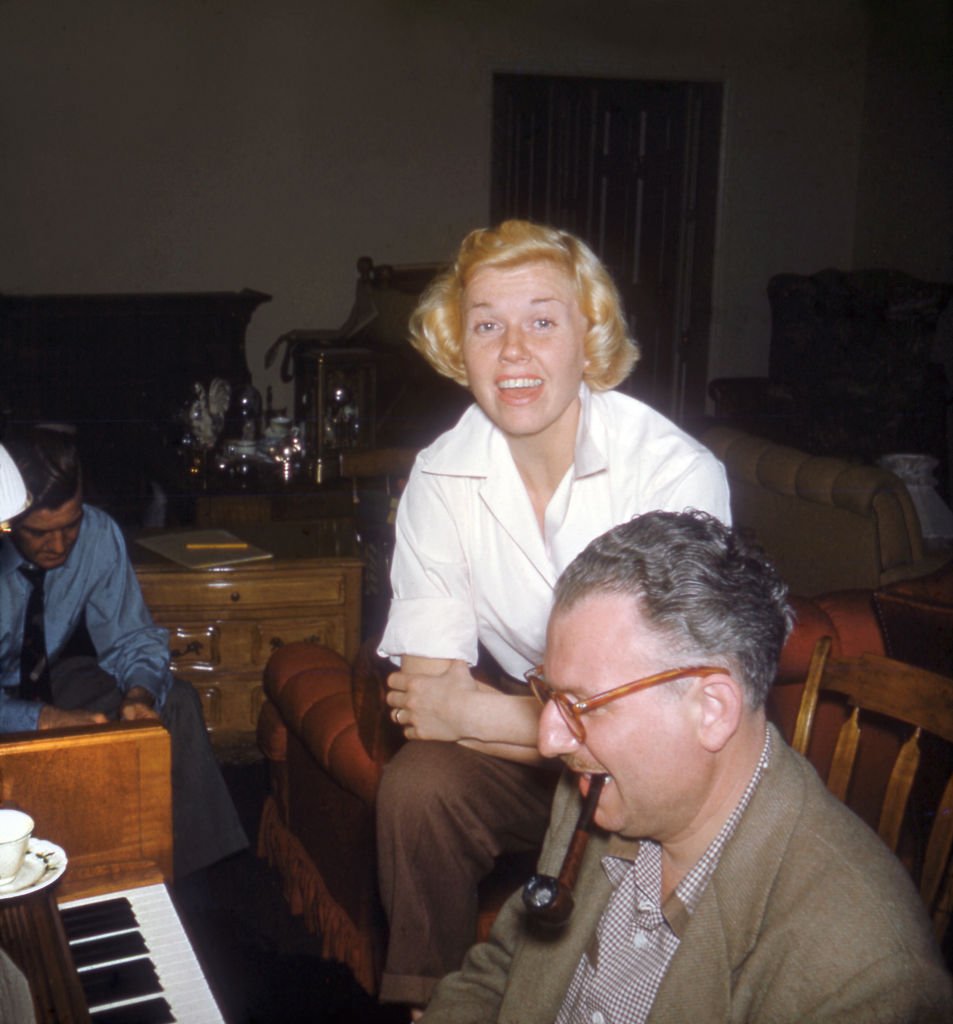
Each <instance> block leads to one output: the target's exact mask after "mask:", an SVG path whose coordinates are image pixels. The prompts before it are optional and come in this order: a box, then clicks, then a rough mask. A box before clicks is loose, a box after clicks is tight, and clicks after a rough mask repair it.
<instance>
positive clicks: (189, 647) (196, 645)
mask: <svg viewBox="0 0 953 1024" xmlns="http://www.w3.org/2000/svg"><path fill="white" fill-rule="evenodd" d="M200 650H202V644H201V642H200V641H199V640H193V641H192V642H191V643H189V644H186V645H185V650H182V651H180V650H178V649H176V650H173V651H170V652H169V653H170V654H171V655H172V657H173V658H184V657H185V655H186V654H198V653H199V651H200Z"/></svg>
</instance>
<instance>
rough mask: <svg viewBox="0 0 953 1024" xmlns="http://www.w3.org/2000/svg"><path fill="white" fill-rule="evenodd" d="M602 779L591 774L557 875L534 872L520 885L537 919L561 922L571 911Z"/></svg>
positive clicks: (530, 912) (600, 776)
mask: <svg viewBox="0 0 953 1024" xmlns="http://www.w3.org/2000/svg"><path fill="white" fill-rule="evenodd" d="M605 782H606V776H605V775H593V776H592V778H591V779H590V782H589V792H588V793H587V794H586V799H585V800H583V802H582V810H581V811H580V812H579V820H578V821H577V822H576V828H575V830H574V831H573V834H572V839H570V840H569V846H568V848H567V850H566V856H565V857H564V858H563V864H562V867H561V868H560V869H559V877H558V878H553V876H552V875H533V876H532V878H530V880H529V881H528V882H527V883H526V885H524V886H523V905H524V906H525V907H526V912H527V913H528V914H529V915H530V916H531V917H534V918H536V920H537V921H542V922H544V923H545V924H551V925H561V924H565V923H566V922H567V921H568V920H569V915H570V914H572V908H573V899H572V890H573V886H574V885H575V884H576V878H577V876H578V874H579V866H580V864H582V855H583V853H584V852H585V849H586V843H588V842H589V835H590V833H591V831H592V816H593V815H594V814H595V812H596V804H597V803H599V794H600V793H601V792H602V787H603V786H604V785H605Z"/></svg>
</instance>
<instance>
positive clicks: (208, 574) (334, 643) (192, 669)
mask: <svg viewBox="0 0 953 1024" xmlns="http://www.w3.org/2000/svg"><path fill="white" fill-rule="evenodd" d="M361 567H362V563H361V561H360V559H358V558H353V557H304V558H275V559H272V560H270V561H267V562H255V563H249V564H247V565H240V566H232V567H228V568H221V569H205V570H195V569H184V568H180V567H178V566H176V565H174V564H172V563H170V562H165V561H163V562H161V563H158V564H153V563H146V564H142V563H140V564H137V565H136V574H137V576H138V577H139V582H140V584H141V586H142V592H143V595H144V597H145V600H146V604H147V605H148V606H149V609H150V611H151V612H152V615H153V617H154V618H155V620H156V622H157V623H158V624H159V625H160V626H164V627H165V628H166V629H168V630H169V643H170V646H171V650H172V670H173V672H175V674H176V675H178V676H181V677H182V678H184V679H187V680H188V681H189V682H190V683H192V684H193V686H194V687H195V689H196V691H197V692H198V694H199V696H200V698H201V700H202V705H203V708H204V712H205V720H206V723H207V725H208V727H209V729H210V730H211V734H212V739H213V742H215V743H216V745H218V744H230V743H233V742H241V741H242V739H245V740H251V739H253V736H254V731H255V726H256V723H257V721H258V711H259V709H260V707H261V702H262V685H261V677H262V670H263V668H264V666H265V663H266V662H267V660H268V658H269V656H270V655H271V653H272V651H274V650H275V649H276V648H277V647H280V646H281V645H282V644H286V643H289V642H291V641H294V640H311V641H314V642H316V643H321V644H326V645H327V646H329V647H332V648H334V649H335V650H336V651H340V652H341V654H343V655H344V656H345V657H346V658H348V659H349V660H350V659H352V658H353V657H354V655H355V654H356V652H357V647H358V644H359V642H360V629H361V623H360V607H361Z"/></svg>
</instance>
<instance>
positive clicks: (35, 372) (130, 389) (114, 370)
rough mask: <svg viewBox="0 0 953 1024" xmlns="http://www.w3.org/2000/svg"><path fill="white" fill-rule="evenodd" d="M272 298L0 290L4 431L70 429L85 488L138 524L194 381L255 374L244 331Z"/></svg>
mask: <svg viewBox="0 0 953 1024" xmlns="http://www.w3.org/2000/svg"><path fill="white" fill-rule="evenodd" d="M270 298H271V296H270V295H266V294H264V293H263V292H258V291H253V290H251V289H247V288H246V289H243V290H242V291H239V292H180V293H142V294H133V293H127V294H116V295H0V435H2V432H3V431H4V430H7V429H10V428H15V427H16V426H17V425H18V424H23V423H33V422H42V421H48V420H54V421H59V422H68V423H72V424H74V425H75V426H76V428H77V436H78V439H79V445H80V451H81V454H82V458H83V463H84V467H85V470H86V474H87V479H88V481H89V484H90V488H91V489H92V490H93V491H94V493H95V494H96V497H97V498H98V499H99V501H100V503H101V504H103V505H104V507H106V508H108V509H109V511H111V512H112V513H113V514H114V515H116V517H117V518H118V519H120V521H122V522H124V523H130V524H134V523H135V522H137V520H138V517H139V516H140V515H141V512H142V509H143V507H144V505H145V502H146V501H147V500H148V496H149V481H150V480H158V481H159V482H162V481H163V478H164V476H165V475H166V474H167V473H168V472H169V467H170V465H171V463H172V452H171V451H170V445H171V443H172V442H173V439H174V430H175V425H174V424H175V415H176V413H177V411H178V410H180V409H181V408H182V407H183V406H184V405H185V404H186V402H187V401H188V399H189V397H190V394H191V387H192V384H193V383H194V382H196V381H198V382H201V383H202V384H204V385H205V386H207V385H208V383H209V381H210V380H211V379H212V378H213V377H222V378H224V379H226V380H228V381H229V382H230V383H231V384H232V387H233V390H235V389H237V388H238V387H240V386H241V385H243V384H246V383H247V382H248V381H249V380H250V373H249V370H248V364H247V362H246V359H245V330H246V328H247V326H248V323H249V321H250V320H251V317H252V314H253V313H254V311H255V310H256V309H257V308H258V306H259V305H261V304H262V303H264V302H268V301H269V300H270Z"/></svg>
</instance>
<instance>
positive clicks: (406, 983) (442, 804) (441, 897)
mask: <svg viewBox="0 0 953 1024" xmlns="http://www.w3.org/2000/svg"><path fill="white" fill-rule="evenodd" d="M558 776H559V772H557V771H553V770H551V769H546V768H532V767H528V766H526V765H521V764H515V763H514V762H512V761H503V760H500V759H499V758H496V757H489V756H488V755H486V754H481V753H477V752H476V751H473V750H470V749H469V748H467V747H462V746H460V745H459V744H456V743H438V742H432V741H411V742H409V743H405V744H404V746H403V747H401V749H400V750H399V751H398V752H397V754H395V756H394V757H393V758H392V759H391V761H390V762H389V763H388V764H387V766H386V767H385V769H384V774H383V777H382V779H381V784H380V789H379V790H378V793H377V848H378V864H379V867H378V871H379V875H380V890H381V899H382V901H383V904H384V910H385V911H386V913H387V918H388V921H389V924H390V941H389V943H388V947H387V958H386V961H385V964H384V977H383V980H382V983H381V999H382V1000H383V1001H385V1002H398V1003H410V1004H412V1005H421V1006H422V1005H424V1004H425V1003H427V1001H428V1000H429V998H430V993H431V991H432V989H433V987H434V985H435V984H436V983H437V981H439V979H440V978H442V977H443V975H445V974H448V973H450V972H451V971H455V970H457V968H459V966H460V964H461V962H462V960H463V956H464V954H465V953H466V951H467V950H468V949H469V948H470V946H471V945H473V943H474V941H475V940H476V926H477V886H478V885H479V883H480V881H481V879H483V878H484V877H485V876H486V875H488V874H489V873H490V871H491V869H492V868H493V862H494V860H495V858H496V857H497V855H499V854H500V853H504V852H509V851H518V850H527V849H531V848H533V847H534V846H537V845H539V844H540V843H541V842H542V840H543V835H544V833H545V831H546V826H547V823H548V821H549V810H550V805H551V803H552V798H553V790H554V789H555V786H556V781H557V779H558Z"/></svg>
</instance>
